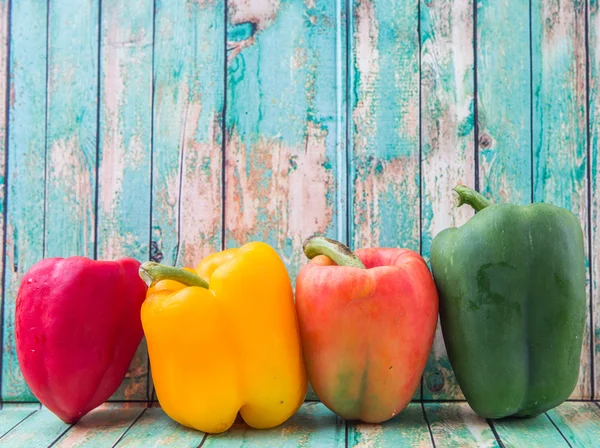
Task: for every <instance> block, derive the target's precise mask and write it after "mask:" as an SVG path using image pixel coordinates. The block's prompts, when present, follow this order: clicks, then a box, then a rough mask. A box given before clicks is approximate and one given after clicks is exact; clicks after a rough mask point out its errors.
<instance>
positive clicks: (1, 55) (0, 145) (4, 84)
mask: <svg viewBox="0 0 600 448" xmlns="http://www.w3.org/2000/svg"><path fill="white" fill-rule="evenodd" d="M8 6H9V4H8V0H0V103H1V104H0V160H1V161H0V202H2V207H1V209H2V213H1V218H0V224H1V226H0V228H1V229H2V230H0V238H1V239H2V245H1V247H0V251H1V253H2V254H4V247H5V240H4V236H5V235H4V234H5V227H4V221H5V220H6V210H5V202H4V200H5V198H6V153H7V152H8V148H7V143H8V139H7V132H6V131H7V126H8V105H9V101H8V100H9V91H8V84H9V83H8V77H9V73H10V72H9V67H8V53H9V52H8V49H9V37H10V36H9V32H8V30H9V27H8V25H9V17H8V16H9V14H8V10H9V8H8ZM0 259H1V258H0ZM1 264H2V265H4V260H2V263H1ZM3 280H4V279H3V278H2V279H0V335H1V336H0V341H1V340H2V336H3V330H2V326H3V318H2V314H3V302H4V300H3V299H4V282H3ZM3 348H4V347H3V344H2V343H0V353H2V354H3V352H4V350H3ZM2 358H3V356H2V355H0V400H2V380H1V378H2Z"/></svg>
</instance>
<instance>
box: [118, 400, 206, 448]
mask: <svg viewBox="0 0 600 448" xmlns="http://www.w3.org/2000/svg"><path fill="white" fill-rule="evenodd" d="M205 436H206V435H205V434H204V433H202V432H199V431H194V430H193V429H189V428H186V427H185V426H181V425H180V424H178V423H176V422H174V421H173V420H171V419H170V418H169V417H168V416H167V414H165V413H164V412H163V410H162V409H161V408H148V409H146V410H145V411H144V412H143V413H142V415H141V416H140V417H139V418H138V419H137V420H136V421H135V422H134V423H133V425H132V426H131V427H130V428H129V429H128V430H127V432H126V433H125V434H124V436H123V437H122V438H121V440H119V441H118V443H117V444H116V445H117V446H119V447H140V448H146V447H153V446H156V447H158V446H164V445H169V446H177V447H181V448H184V447H197V446H200V444H201V443H202V442H203V441H204V439H205Z"/></svg>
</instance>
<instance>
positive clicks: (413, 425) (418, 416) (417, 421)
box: [347, 403, 433, 448]
mask: <svg viewBox="0 0 600 448" xmlns="http://www.w3.org/2000/svg"><path fill="white" fill-rule="evenodd" d="M347 424H348V443H347V446H348V447H361V448H367V447H379V446H410V447H419V448H421V447H423V448H424V447H432V446H433V443H432V441H431V435H430V434H429V428H428V427H427V422H426V421H425V417H424V415H423V409H422V407H421V404H419V403H411V404H409V405H408V407H407V408H406V409H405V410H404V411H402V412H401V413H400V414H399V415H398V416H396V417H394V418H393V419H391V420H388V421H387V422H384V423H382V424H380V425H374V424H365V423H356V422H348V423H347Z"/></svg>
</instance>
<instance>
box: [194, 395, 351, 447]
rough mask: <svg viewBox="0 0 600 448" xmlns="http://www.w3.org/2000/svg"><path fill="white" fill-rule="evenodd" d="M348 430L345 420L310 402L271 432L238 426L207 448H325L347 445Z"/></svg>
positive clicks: (206, 444)
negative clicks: (299, 447)
mask: <svg viewBox="0 0 600 448" xmlns="http://www.w3.org/2000/svg"><path fill="white" fill-rule="evenodd" d="M345 432H346V427H345V423H344V421H343V420H341V419H340V418H339V417H336V415H335V414H334V413H333V412H331V411H330V410H328V409H327V408H326V407H325V406H324V405H323V404H321V403H306V404H304V406H302V408H300V409H299V410H298V412H297V413H296V414H295V415H294V416H293V417H291V418H290V419H289V420H288V421H287V422H285V423H284V424H283V425H281V426H278V427H277V428H273V429H268V430H256V429H252V428H249V427H248V425H246V424H245V423H242V422H239V423H235V424H234V425H233V427H232V428H231V429H230V430H229V431H227V432H226V433H224V434H219V435H209V436H208V437H207V439H206V441H205V442H204V444H203V445H202V446H203V447H207V448H208V447H219V448H221V447H232V448H235V447H239V446H261V447H272V448H279V447H289V448H293V447H297V446H302V447H319V448H320V447H323V448H326V447H328V448H343V447H345V446H346V433H345Z"/></svg>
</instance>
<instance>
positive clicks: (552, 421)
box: [544, 412, 573, 448]
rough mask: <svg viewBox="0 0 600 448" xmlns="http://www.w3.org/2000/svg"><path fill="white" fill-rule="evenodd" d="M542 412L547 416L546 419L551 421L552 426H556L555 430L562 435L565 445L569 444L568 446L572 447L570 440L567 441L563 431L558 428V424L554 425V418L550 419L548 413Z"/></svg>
mask: <svg viewBox="0 0 600 448" xmlns="http://www.w3.org/2000/svg"><path fill="white" fill-rule="evenodd" d="M544 414H546V417H548V420H550V423H552V426H554V427H555V428H556V430H557V431H558V433H559V434H560V435H561V436H562V438H563V439H565V442H567V445H569V447H570V448H573V445H571V442H569V441H568V440H567V438H566V437H565V435H564V434H563V432H562V431H561V430H560V428H559V427H558V426H556V423H554V420H552V417H550V414H548V413H547V412H544Z"/></svg>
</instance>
